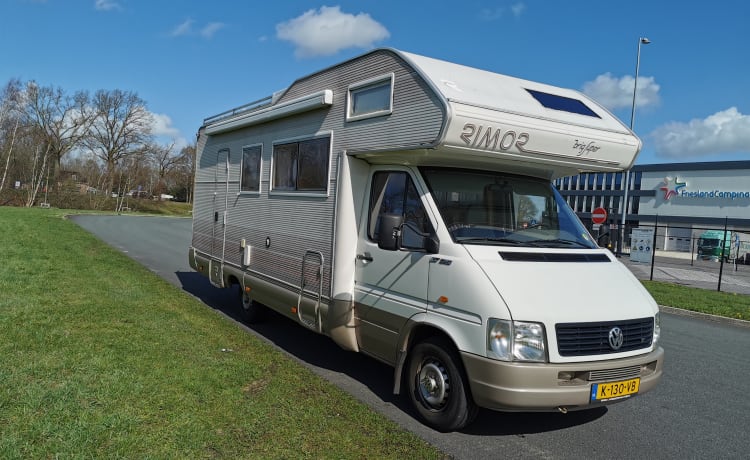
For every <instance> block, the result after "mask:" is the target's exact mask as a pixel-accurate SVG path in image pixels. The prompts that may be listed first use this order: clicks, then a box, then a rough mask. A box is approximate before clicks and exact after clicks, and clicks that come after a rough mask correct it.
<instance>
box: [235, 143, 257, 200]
mask: <svg viewBox="0 0 750 460" xmlns="http://www.w3.org/2000/svg"><path fill="white" fill-rule="evenodd" d="M261 148H262V146H260V145H253V146H251V147H243V148H242V169H241V171H242V172H241V176H240V192H260V165H261V163H260V156H261Z"/></svg>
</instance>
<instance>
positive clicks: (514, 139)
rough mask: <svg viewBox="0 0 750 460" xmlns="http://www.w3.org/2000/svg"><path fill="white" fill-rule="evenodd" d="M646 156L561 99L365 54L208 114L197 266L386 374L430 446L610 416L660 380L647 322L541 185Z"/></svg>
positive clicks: (585, 103) (630, 290) (569, 97)
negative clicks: (505, 420)
mask: <svg viewBox="0 0 750 460" xmlns="http://www.w3.org/2000/svg"><path fill="white" fill-rule="evenodd" d="M640 146H641V143H640V140H639V139H638V138H637V137H636V136H635V135H634V134H633V133H632V132H631V131H630V130H629V129H628V128H627V127H626V126H625V125H623V124H622V123H621V122H620V121H619V120H617V119H616V118H615V117H613V116H612V115H611V114H610V113H609V112H608V111H606V110H605V109H604V108H602V107H601V106H599V105H598V104H597V103H596V102H594V101H592V100H591V99H589V98H587V97H586V96H584V95H583V94H580V93H578V92H576V91H572V90H568V89H563V88H557V87H554V86H550V85H546V84H542V83H536V82H532V81H526V80H521V79H517V78H512V77H508V76H504V75H499V74H496V73H492V72H487V71H483V70H479V69H475V68H469V67H465V66H461V65H457V64H453V63H449V62H444V61H439V60H435V59H431V58H427V57H423V56H418V55H414V54H410V53H405V52H401V51H397V50H393V49H378V50H374V51H372V52H369V53H366V54H364V55H362V56H359V57H356V58H354V59H350V60H348V61H345V62H342V63H340V64H338V65H335V66H332V67H330V68H327V69H325V70H322V71H319V72H316V73H314V74H312V75H309V76H306V77H303V78H300V79H298V80H296V81H295V82H294V83H292V84H291V86H289V87H288V88H287V89H285V90H283V91H280V92H278V93H276V94H274V95H272V96H270V97H268V98H266V99H263V100H260V101H257V102H255V103H251V104H247V105H245V106H242V107H239V108H237V109H233V110H230V111H228V112H225V113H223V114H220V115H217V116H214V117H211V118H208V119H206V120H205V122H204V124H203V126H202V127H201V129H200V131H199V137H198V156H197V165H198V166H197V173H196V184H195V206H194V218H193V241H192V246H191V248H190V252H189V259H190V264H191V266H192V267H193V268H194V269H195V270H197V271H198V272H200V273H202V274H204V275H206V276H207V277H208V278H209V279H210V280H211V282H212V283H213V284H214V285H216V286H217V287H222V288H230V287H233V288H235V289H237V290H238V292H239V294H240V295H239V297H240V299H241V301H238V305H240V307H241V311H242V313H243V316H244V318H245V319H246V320H247V321H251V322H252V321H258V320H260V319H261V318H262V316H263V312H264V309H266V308H271V309H273V310H276V311H278V312H280V313H282V314H283V315H286V316H287V317H289V318H291V319H292V320H294V321H297V322H299V323H300V324H301V325H303V326H305V327H308V328H310V329H313V330H315V331H317V332H319V333H321V334H325V335H327V336H330V337H331V338H332V339H333V340H334V341H335V342H336V343H337V344H339V345H340V346H341V347H343V348H345V349H347V350H352V351H358V352H362V353H365V354H367V355H369V356H372V357H374V358H376V359H378V360H381V361H383V362H385V363H388V364H390V365H392V366H393V367H394V378H393V383H394V392H395V393H400V392H401V391H402V389H403V391H404V392H405V393H407V394H408V396H409V398H410V399H411V401H412V402H413V404H414V406H415V408H416V410H417V411H418V413H419V414H420V416H421V417H422V418H423V420H424V421H425V422H426V423H427V424H429V425H430V426H433V427H435V428H437V429H439V430H455V429H459V428H461V427H463V426H465V425H467V424H468V423H469V422H471V421H472V419H473V417H474V416H475V415H476V413H477V408H478V407H484V408H489V409H495V410H505V411H562V412H567V411H568V410H580V409H588V408H592V407H596V406H599V405H601V404H608V403H612V402H615V401H621V400H624V399H626V398H628V397H630V396H634V395H638V394H642V393H645V392H647V391H649V390H651V389H652V388H653V387H654V386H655V385H656V384H657V382H658V381H659V380H660V378H661V375H662V362H663V350H662V348H661V347H660V346H659V344H658V339H659V333H660V324H659V309H658V306H657V304H656V303H655V302H654V300H653V299H652V298H651V297H650V296H649V294H648V293H647V291H646V290H645V289H644V288H643V287H642V285H641V284H640V283H639V282H638V281H637V280H636V279H635V278H634V277H633V276H632V275H631V273H630V272H629V271H628V270H627V268H625V267H624V266H623V265H622V264H621V263H620V262H619V261H618V260H617V259H615V258H614V257H613V256H612V254H611V253H610V251H608V250H606V249H603V248H599V247H597V246H596V244H595V243H594V240H593V238H592V237H591V236H590V235H589V233H588V231H587V230H586V229H585V227H584V226H583V225H582V224H581V222H580V221H579V220H578V219H577V217H576V216H575V214H574V213H573V212H572V210H571V209H570V208H569V207H568V206H567V204H566V203H565V202H564V200H563V199H562V198H561V197H560V195H559V194H558V193H557V191H556V190H555V189H554V187H553V186H552V185H551V180H552V179H554V178H556V177H560V176H565V175H573V174H579V173H580V172H582V171H620V170H622V169H623V168H628V167H630V166H631V165H632V164H633V162H634V160H635V157H636V155H637V153H638V151H639V149H640Z"/></svg>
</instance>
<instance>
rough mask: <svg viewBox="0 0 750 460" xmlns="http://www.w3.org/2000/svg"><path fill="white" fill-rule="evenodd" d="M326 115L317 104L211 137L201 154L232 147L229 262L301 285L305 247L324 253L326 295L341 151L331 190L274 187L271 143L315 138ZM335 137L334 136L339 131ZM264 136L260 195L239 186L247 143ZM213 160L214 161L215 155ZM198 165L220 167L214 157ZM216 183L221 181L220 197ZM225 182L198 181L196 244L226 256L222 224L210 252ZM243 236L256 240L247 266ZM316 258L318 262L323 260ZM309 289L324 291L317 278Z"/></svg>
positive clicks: (333, 162)
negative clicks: (309, 192)
mask: <svg viewBox="0 0 750 460" xmlns="http://www.w3.org/2000/svg"><path fill="white" fill-rule="evenodd" d="M326 114H327V111H325V110H320V111H314V112H311V113H306V114H302V115H300V116H295V117H291V118H288V119H284V120H280V121H278V122H274V123H269V124H264V125H259V126H252V127H249V128H245V129H243V130H239V131H233V132H229V133H225V134H220V135H216V136H211V137H209V138H208V140H207V142H206V147H205V152H204V155H203V158H204V159H205V158H209V157H210V156H211V155H210V154H209V152H210V151H216V152H218V151H219V150H220V149H225V148H228V149H229V151H230V155H229V193H228V195H226V196H227V197H228V200H227V201H226V203H227V220H226V247H225V248H224V261H225V262H226V263H227V264H230V265H234V266H238V267H242V268H243V269H245V270H247V271H251V272H256V273H259V274H261V275H263V276H264V277H266V278H270V279H271V280H275V281H276V282H277V283H278V284H288V285H291V286H299V285H300V281H301V277H302V258H303V257H304V255H305V253H306V252H307V251H315V252H320V253H321V254H322V255H323V259H324V267H323V278H322V283H323V294H324V296H328V295H329V293H330V288H331V286H330V284H331V257H332V254H333V241H332V239H333V219H334V209H335V196H334V193H335V190H336V180H335V178H336V175H337V170H336V158H337V156H336V154H335V153H332V154H331V157H330V160H329V161H330V175H329V194H328V196H314V197H309V196H301V195H291V194H287V195H279V194H274V193H270V194H269V187H270V177H271V172H270V168H271V157H272V151H273V143H274V142H278V141H283V140H289V139H304V138H310V137H312V136H314V135H319V134H322V133H325V132H326V129H325V125H324V123H323V120H324V119H325V116H326ZM333 139H334V141H335V134H334V136H333ZM258 143H262V144H263V150H262V155H261V156H262V166H261V168H262V169H261V192H260V194H258V193H240V192H239V187H240V182H239V179H240V172H241V160H242V154H241V152H242V147H243V146H247V145H252V144H258ZM213 159H214V161H216V156H215V155H213ZM200 167H201V168H202V169H206V170H207V171H205V172H204V174H203V177H206V178H210V177H215V174H214V173H211V172H209V170H210V171H215V170H216V165H211V164H210V161H201V162H200ZM214 186H216V195H215V199H214V188H213V187H214ZM226 189H227V188H226V185H225V184H224V183H222V184H216V183H215V182H212V183H209V182H206V183H196V200H195V210H194V224H193V226H194V235H193V240H194V245H196V247H199V246H197V244H201V246H200V247H199V249H200V248H206V249H207V250H206V252H208V253H212V254H213V255H214V256H215V257H217V258H219V257H220V256H221V245H220V243H221V241H220V238H221V236H223V228H222V227H221V225H218V227H217V231H216V233H217V235H216V236H217V238H218V240H217V241H216V242H214V246H213V252H211V251H212V249H211V246H212V245H211V241H212V239H211V235H212V233H211V232H212V229H213V228H214V224H213V213H214V209H216V211H217V212H219V213H220V216H221V213H222V212H223V210H224V208H223V207H224V203H225V201H224V197H225V191H226ZM219 220H221V217H220V218H219ZM243 239H244V240H245V244H246V245H248V246H250V247H251V258H250V264H249V265H248V266H243V265H242V254H243V250H242V248H241V241H242V240H243ZM267 241H268V242H269V244H268V245H267V243H266V242H267ZM217 243H218V244H217ZM201 250H203V249H201ZM315 265H316V266H317V263H316V264H315ZM308 284H309V283H308ZM307 289H308V290H309V291H311V292H315V293H317V291H318V288H317V285H315V286H309V285H308V286H307Z"/></svg>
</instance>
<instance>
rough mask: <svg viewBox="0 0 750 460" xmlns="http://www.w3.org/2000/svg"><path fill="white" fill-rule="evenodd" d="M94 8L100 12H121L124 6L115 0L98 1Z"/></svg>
mask: <svg viewBox="0 0 750 460" xmlns="http://www.w3.org/2000/svg"><path fill="white" fill-rule="evenodd" d="M94 8H96V9H97V10H98V11H112V10H121V9H122V6H120V4H119V3H117V2H116V1H114V0H96V1H95V2H94Z"/></svg>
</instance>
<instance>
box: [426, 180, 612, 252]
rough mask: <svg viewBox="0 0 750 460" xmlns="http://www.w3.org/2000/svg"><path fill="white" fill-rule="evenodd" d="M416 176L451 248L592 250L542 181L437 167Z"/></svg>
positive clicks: (582, 230) (560, 201) (578, 224)
mask: <svg viewBox="0 0 750 460" xmlns="http://www.w3.org/2000/svg"><path fill="white" fill-rule="evenodd" d="M421 171H422V174H423V176H424V178H425V180H426V182H427V185H428V187H429V188H430V192H431V193H432V196H433V198H434V200H435V202H436V203H437V206H438V208H439V210H440V214H441V215H442V218H443V221H444V222H445V225H446V226H447V228H448V231H449V232H450V234H451V237H452V238H453V241H455V242H457V243H462V244H484V245H487V244H491V245H499V246H517V247H544V248H573V249H581V248H596V247H597V246H596V244H595V243H594V242H593V241H592V239H591V236H590V235H589V232H588V231H587V230H586V228H585V227H584V226H583V224H582V223H581V221H580V220H578V217H576V215H575V214H574V213H573V211H572V210H571V209H570V207H569V206H568V205H567V203H565V201H564V200H563V199H562V197H561V196H560V194H559V193H558V192H557V190H556V189H555V188H554V187H553V186H552V184H551V183H550V182H549V181H547V180H544V179H535V178H530V177H523V176H515V175H510V174H503V173H497V172H491V171H473V170H455V169H443V168H422V169H421Z"/></svg>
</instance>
